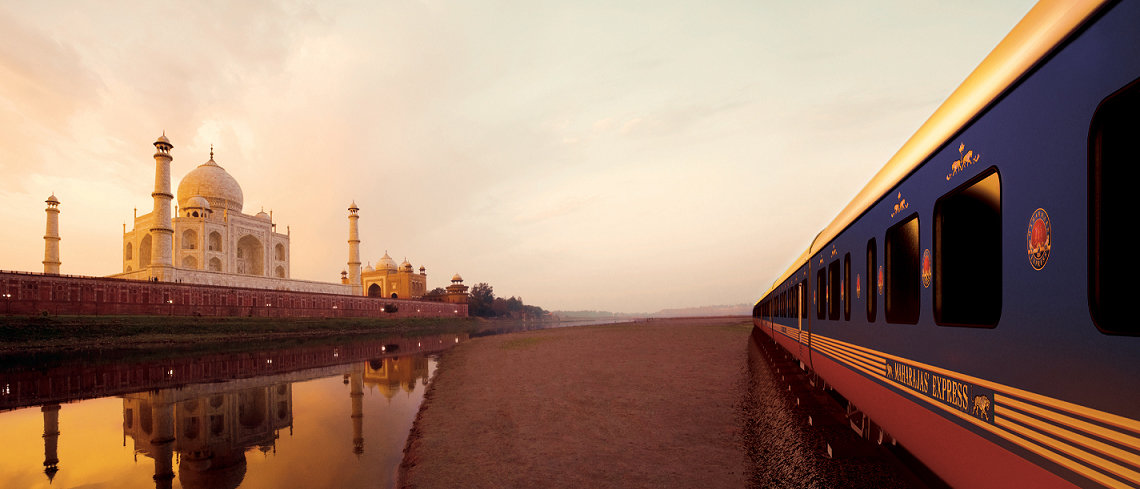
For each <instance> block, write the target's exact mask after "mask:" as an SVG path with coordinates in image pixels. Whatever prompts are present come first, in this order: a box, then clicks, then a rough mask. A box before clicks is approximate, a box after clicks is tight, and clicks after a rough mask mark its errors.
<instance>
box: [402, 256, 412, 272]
mask: <svg viewBox="0 0 1140 489" xmlns="http://www.w3.org/2000/svg"><path fill="white" fill-rule="evenodd" d="M400 268H404V269H407V270H411V269H412V264H411V263H408V259H407V258H404V262H403V263H401V264H400Z"/></svg>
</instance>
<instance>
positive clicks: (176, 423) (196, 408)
mask: <svg viewBox="0 0 1140 489" xmlns="http://www.w3.org/2000/svg"><path fill="white" fill-rule="evenodd" d="M292 426H293V389H292V383H289V382H282V383H274V384H270V385H263V386H251V387H242V388H238V389H234V388H233V387H229V388H228V389H227V388H226V386H221V387H219V386H217V385H216V384H204V385H195V386H190V387H186V388H183V389H163V390H159V391H151V392H140V393H136V394H129V395H126V396H123V435H124V437H130V438H131V439H132V440H133V441H134V449H135V453H136V454H142V455H145V456H147V457H150V458H152V459H154V480H155V487H159V488H165V487H171V485H172V484H171V480H172V479H173V478H174V455H175V454H176V453H177V454H178V477H179V479H180V480H181V484H182V487H186V488H195V487H210V488H223V487H237V486H238V485H239V484H241V482H242V480H243V479H244V478H245V452H246V450H248V449H251V448H256V449H258V450H260V451H262V452H269V451H273V450H274V449H275V444H276V442H277V438H278V436H279V432H280V431H281V430H283V429H286V428H290V429H291V428H292ZM124 443H125V438H124Z"/></svg>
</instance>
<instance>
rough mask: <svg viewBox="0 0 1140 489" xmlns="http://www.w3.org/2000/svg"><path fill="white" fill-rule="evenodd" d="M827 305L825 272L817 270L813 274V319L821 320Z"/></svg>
mask: <svg viewBox="0 0 1140 489" xmlns="http://www.w3.org/2000/svg"><path fill="white" fill-rule="evenodd" d="M826 304H827V270H825V269H822V268H821V269H819V270H818V271H816V272H815V317H816V318H817V319H823V318H824V315H825V314H826V311H827V309H826Z"/></svg>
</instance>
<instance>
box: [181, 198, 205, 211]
mask: <svg viewBox="0 0 1140 489" xmlns="http://www.w3.org/2000/svg"><path fill="white" fill-rule="evenodd" d="M181 207H182V208H183V209H207V210H208V209H210V201H208V200H206V198H205V197H202V196H201V195H195V196H193V197H190V198H189V199H186V203H185V204H182V205H181Z"/></svg>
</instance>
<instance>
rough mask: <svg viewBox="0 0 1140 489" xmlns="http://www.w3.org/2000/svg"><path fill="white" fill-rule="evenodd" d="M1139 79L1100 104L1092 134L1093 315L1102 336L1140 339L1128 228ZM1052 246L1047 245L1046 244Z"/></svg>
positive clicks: (1138, 156) (1136, 156)
mask: <svg viewBox="0 0 1140 489" xmlns="http://www.w3.org/2000/svg"><path fill="white" fill-rule="evenodd" d="M1136 114H1140V79H1136V80H1133V81H1132V83H1129V84H1128V85H1127V86H1125V87H1124V88H1122V89H1120V90H1119V91H1117V92H1116V93H1114V94H1112V95H1110V96H1109V97H1108V98H1106V99H1105V100H1104V102H1101V104H1100V107H1097V109H1096V112H1095V113H1094V114H1093V119H1092V126H1091V127H1090V129H1089V253H1088V257H1089V312H1091V313H1092V318H1093V322H1094V323H1095V324H1096V327H1097V328H1098V329H1100V331H1101V332H1104V333H1108V334H1123V335H1140V322H1138V321H1136V306H1135V294H1134V291H1135V285H1134V278H1135V276H1136V272H1135V271H1134V270H1133V267H1130V266H1128V265H1127V263H1128V261H1129V260H1127V259H1126V258H1127V257H1131V256H1132V255H1133V253H1132V246H1131V243H1132V238H1131V236H1130V235H1131V233H1130V232H1129V231H1128V230H1129V229H1130V227H1129V226H1128V223H1129V222H1131V221H1132V218H1133V215H1132V211H1133V209H1134V208H1135V199H1136V181H1137V180H1136V178H1137V177H1138V176H1140V165H1137V162H1138V161H1140V137H1138V136H1137V135H1140V118H1137V117H1136ZM1045 245H1046V246H1048V242H1047V241H1046V242H1045Z"/></svg>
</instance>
